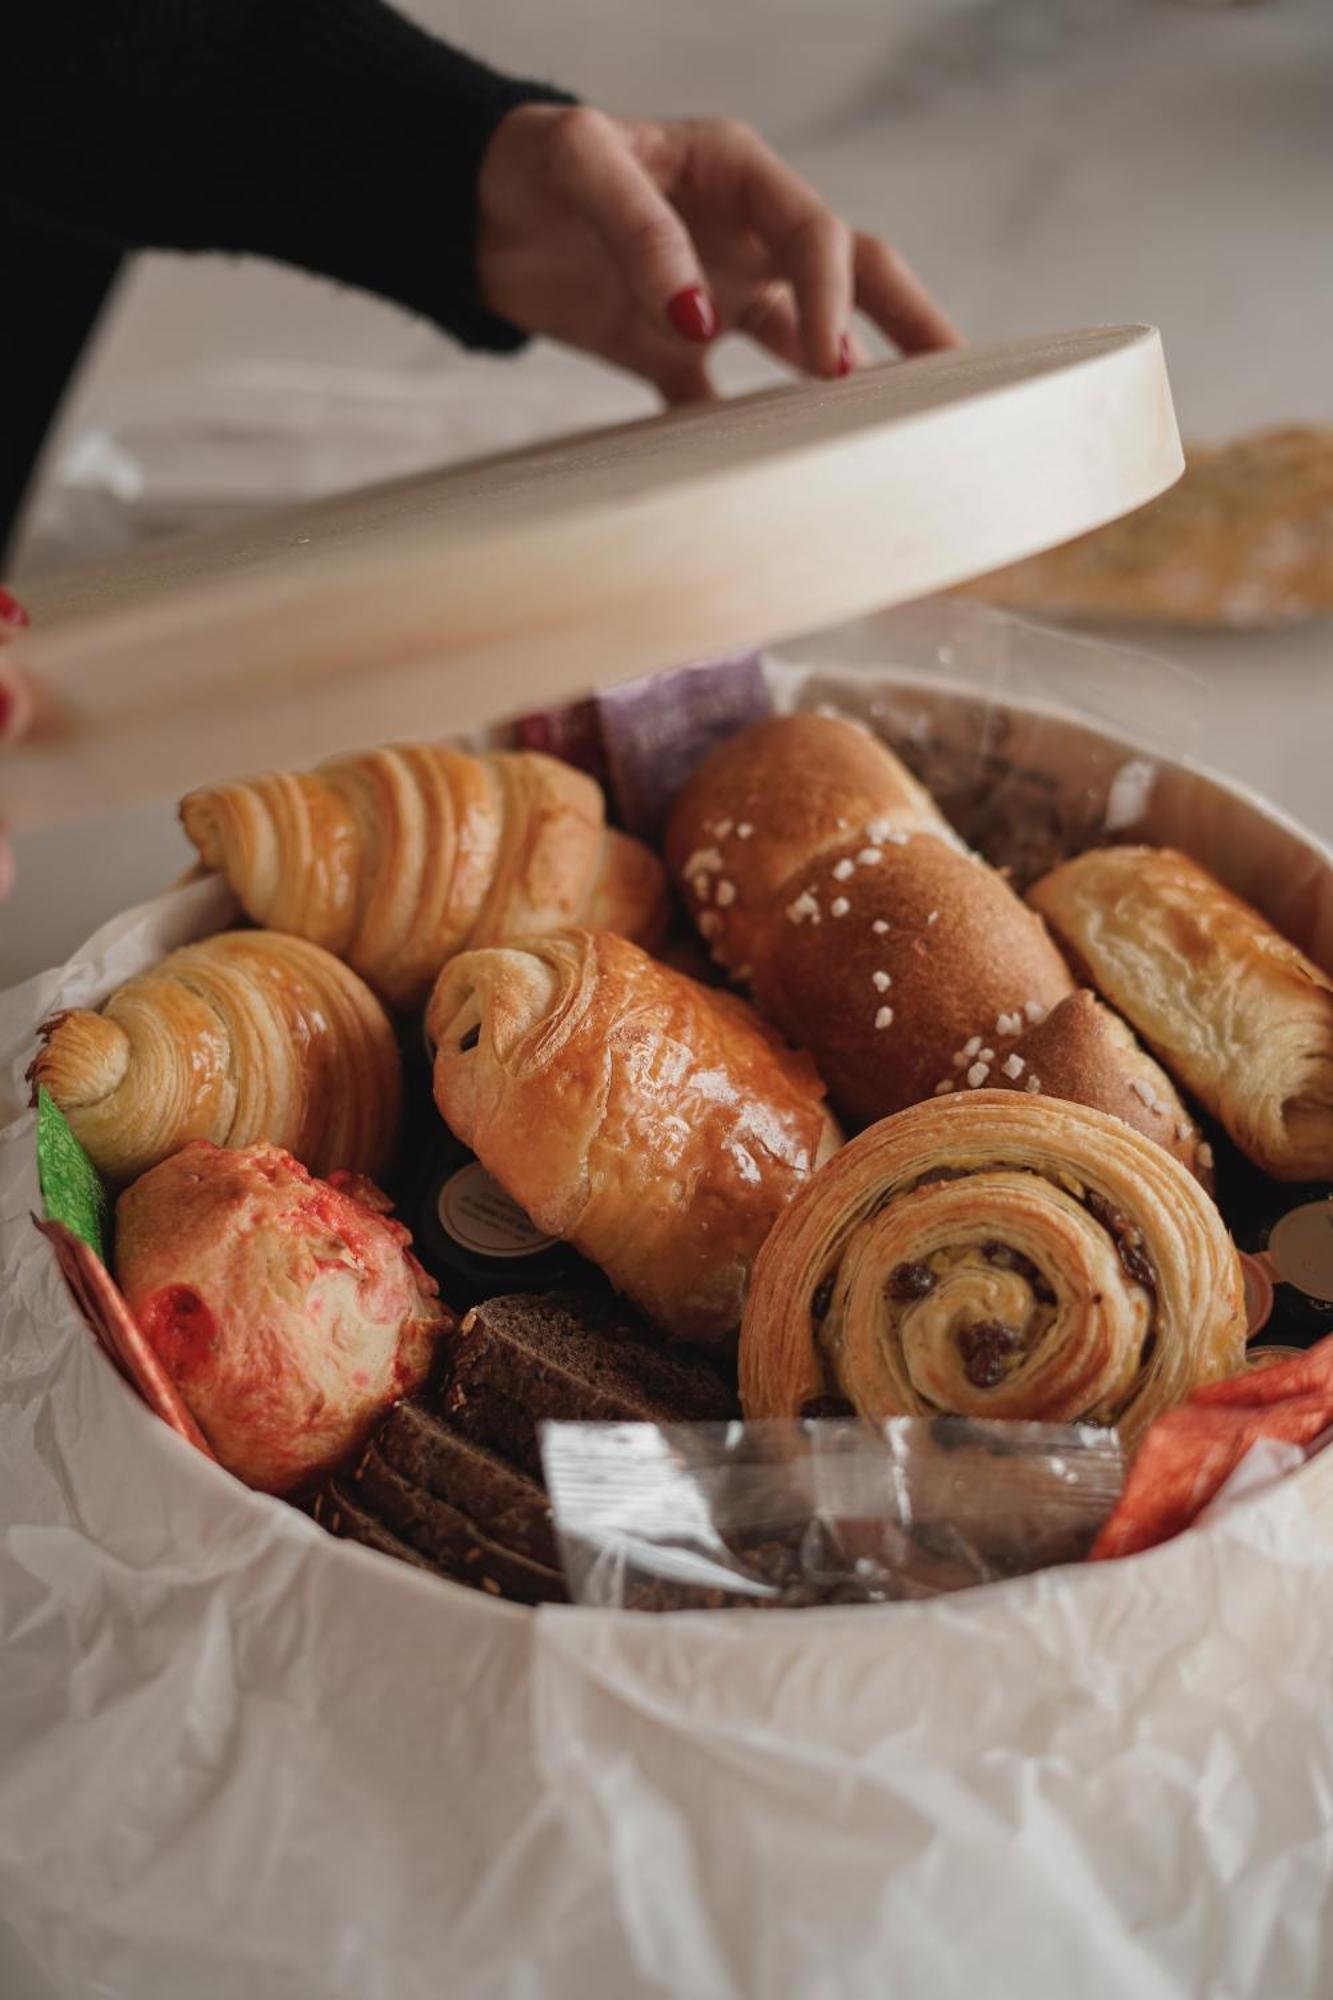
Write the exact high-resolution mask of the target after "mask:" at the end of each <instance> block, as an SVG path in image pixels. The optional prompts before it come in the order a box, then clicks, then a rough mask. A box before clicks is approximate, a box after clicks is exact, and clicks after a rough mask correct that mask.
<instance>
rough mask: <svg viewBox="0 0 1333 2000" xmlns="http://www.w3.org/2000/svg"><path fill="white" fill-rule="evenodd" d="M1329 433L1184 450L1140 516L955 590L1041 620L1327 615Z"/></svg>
mask: <svg viewBox="0 0 1333 2000" xmlns="http://www.w3.org/2000/svg"><path fill="white" fill-rule="evenodd" d="M1330 520H1333V430H1328V429H1325V430H1318V429H1315V428H1313V427H1310V428H1302V427H1299V426H1296V425H1290V426H1288V427H1286V428H1284V429H1281V430H1270V431H1260V432H1257V433H1255V434H1254V435H1253V436H1250V437H1243V438H1238V439H1236V440H1235V441H1234V442H1233V443H1231V444H1229V445H1225V446H1222V447H1220V448H1217V447H1215V448H1212V449H1207V448H1204V447H1202V446H1198V445H1192V446H1191V447H1190V448H1189V451H1188V453H1187V463H1186V467H1185V476H1184V478H1183V479H1182V480H1181V481H1180V483H1179V484H1178V485H1177V486H1174V487H1172V489H1171V491H1170V492H1169V493H1164V494H1162V496H1161V498H1160V499H1157V500H1154V501H1152V502H1151V503H1150V505H1148V506H1147V507H1141V508H1139V510H1138V511H1137V512H1136V513H1133V514H1129V515H1127V516H1126V517H1125V518H1124V519H1123V520H1120V521H1113V522H1112V523H1111V524H1110V526H1109V527H1105V528H1098V529H1097V530H1096V531H1095V532H1094V533H1093V534H1090V535H1081V536H1080V537H1079V538H1078V540H1077V541H1073V542H1066V543H1065V544H1064V545H1063V547H1061V548H1058V549H1051V550H1049V551H1048V552H1047V553H1046V554H1044V555H1039V556H1032V557H1030V558H1029V559H1028V560H1027V561H1026V562H1021V563H1016V564H1014V565H1013V566H1012V567H1011V568H1009V569H1003V570H997V571H995V572H994V573H993V574H992V575H990V576H986V577H980V578H978V579H977V581H976V582H975V583H971V584H967V585H965V586H963V588H964V590H965V591H966V593H967V594H968V595H970V596H975V597H984V598H986V599H987V600H988V601H989V602H990V603H992V604H1005V605H1009V606H1012V607H1014V608H1016V609H1018V610H1020V611H1037V612H1040V613H1043V614H1045V615H1048V616H1055V617H1072V618H1094V619H1104V620H1105V619H1110V620H1135V619H1138V620H1149V621H1151V622H1153V623H1156V624H1169V625H1196V626H1210V625H1237V626H1255V625H1280V624H1284V623H1287V622H1290V621H1291V620H1294V619H1299V618H1312V617H1315V616H1317V615H1318V614H1319V613H1321V612H1325V611H1329V610H1333V534H1331V533H1330V530H1329V523H1330Z"/></svg>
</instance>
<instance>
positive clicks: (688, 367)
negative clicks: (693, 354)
mask: <svg viewBox="0 0 1333 2000" xmlns="http://www.w3.org/2000/svg"><path fill="white" fill-rule="evenodd" d="M653 381H654V382H655V384H656V386H657V390H658V393H659V395H660V396H661V398H662V401H663V402H664V403H666V404H667V405H668V406H669V407H670V408H672V409H675V408H677V407H678V406H679V405H680V404H682V403H711V402H714V401H715V400H716V391H715V390H714V388H713V385H712V382H711V381H710V380H709V377H708V370H707V368H705V366H704V364H703V362H702V361H695V360H685V361H681V362H678V363H677V362H668V363H659V364H658V366H657V367H656V368H655V369H654V370H653Z"/></svg>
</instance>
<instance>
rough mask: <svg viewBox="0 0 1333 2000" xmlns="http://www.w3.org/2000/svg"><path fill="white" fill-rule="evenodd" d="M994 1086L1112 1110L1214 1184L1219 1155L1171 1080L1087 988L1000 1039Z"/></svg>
mask: <svg viewBox="0 0 1333 2000" xmlns="http://www.w3.org/2000/svg"><path fill="white" fill-rule="evenodd" d="M953 1082H954V1086H955V1088H957V1089H964V1090H965V1089H966V1088H967V1085H966V1083H965V1082H964V1081H962V1080H961V1079H960V1078H959V1077H958V1075H957V1073H955V1076H954V1079H953ZM987 1087H988V1088H989V1089H994V1090H1017V1091H1022V1092H1024V1093H1025V1094H1029V1095H1034V1096H1035V1095H1040V1096H1043V1097H1063V1098H1065V1099H1067V1100H1068V1101H1069V1102H1070V1103H1072V1104H1089V1105H1091V1106H1093V1108H1094V1109H1095V1110H1098V1111H1109V1112H1111V1113H1112V1115H1113V1116H1114V1117H1116V1118H1122V1119H1123V1120H1124V1122H1125V1123H1126V1125H1132V1126H1133V1127H1134V1129H1135V1131H1137V1132H1142V1133H1143V1135H1144V1137H1145V1138H1146V1139H1155V1140H1156V1141H1157V1143H1158V1145H1159V1146H1165V1147H1166V1150H1167V1152H1168V1153H1174V1155H1175V1157H1176V1158H1177V1159H1178V1160H1179V1161H1180V1164H1181V1165H1182V1166H1183V1167H1187V1168H1188V1169H1189V1171H1190V1172H1191V1173H1192V1174H1193V1175H1194V1176H1195V1178H1196V1179H1197V1180H1199V1181H1201V1182H1202V1184H1203V1186H1204V1187H1206V1188H1208V1189H1211V1188H1212V1185H1213V1173H1212V1154H1211V1152H1210V1150H1209V1148H1208V1145H1207V1143H1206V1141H1205V1140H1204V1136H1203V1134H1202V1132H1200V1130H1199V1128H1198V1126H1197V1125H1196V1124H1195V1122H1194V1120H1193V1119H1192V1118H1191V1117H1190V1115H1189V1113H1188V1112H1187V1111H1186V1109H1185V1107H1184V1105H1183V1104H1182V1103H1181V1101H1180V1098H1179V1097H1178V1096H1177V1094H1176V1087H1175V1085H1174V1084H1173V1083H1172V1081H1171V1079H1170V1077H1169V1076H1168V1075H1167V1073H1166V1071H1165V1070H1164V1069H1162V1068H1161V1066H1160V1065H1159V1064H1158V1063H1155V1062H1154V1061H1153V1059H1152V1057H1151V1056H1150V1055H1149V1054H1148V1052H1147V1051H1146V1049H1143V1048H1141V1047H1140V1046H1139V1044H1138V1042H1136V1041H1135V1039H1134V1036H1133V1034H1132V1032H1131V1031H1130V1029H1129V1028H1128V1027H1126V1025H1125V1023H1124V1022H1123V1021H1122V1020H1121V1019H1120V1016H1119V1015H1118V1014H1113V1013H1112V1012H1111V1010H1110V1008H1109V1007H1105V1006H1103V1004H1102V1002H1101V1001H1100V1000H1099V999H1098V998H1097V996H1096V994H1095V993H1090V992H1089V991H1088V990H1087V988H1086V987H1082V988H1080V990H1079V991H1078V992H1077V993H1071V994H1070V995H1069V997H1068V999H1066V1000H1062V1001H1061V1002H1060V1003H1059V1005H1058V1006H1056V1007H1053V1008H1052V1010H1051V1012H1050V1013H1049V1014H1048V1015H1047V1016H1046V1018H1045V1020H1044V1021H1040V1022H1038V1023H1037V1025H1036V1026H1035V1027H1031V1028H1029V1029H1028V1030H1027V1032H1026V1033H1025V1034H1023V1035H1020V1036H1019V1037H1018V1039H1017V1040H1015V1041H1012V1042H1010V1041H1001V1042H999V1043H998V1044H997V1059H996V1061H995V1062H994V1063H992V1065H991V1067H990V1072H989V1075H988V1077H987ZM941 1094H943V1093H941Z"/></svg>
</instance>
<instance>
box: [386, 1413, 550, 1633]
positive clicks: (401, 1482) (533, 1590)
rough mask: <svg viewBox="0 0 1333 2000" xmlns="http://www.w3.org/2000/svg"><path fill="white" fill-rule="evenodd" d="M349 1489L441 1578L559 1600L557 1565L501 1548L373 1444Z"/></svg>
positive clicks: (522, 1599) (519, 1596)
mask: <svg viewBox="0 0 1333 2000" xmlns="http://www.w3.org/2000/svg"><path fill="white" fill-rule="evenodd" d="M354 1490H355V1494H356V1499H357V1501H358V1503H359V1504H360V1505H362V1506H364V1507H366V1508H367V1509H368V1510H369V1512H370V1513H371V1514H373V1516H374V1517H375V1519H376V1520H377V1521H380V1522H382V1523H383V1525H384V1526H385V1527H386V1528H388V1529H389V1530H390V1532H391V1533H392V1534H394V1535H397V1536H400V1537H401V1539H402V1540H403V1541H404V1542H406V1543H407V1545H408V1547H409V1548H411V1549H413V1550H415V1551H416V1553H417V1554H418V1555H421V1556H424V1557H425V1558H426V1560H427V1561H428V1562H430V1563H432V1564H433V1565H434V1566H435V1567H437V1568H438V1569H441V1570H443V1572H444V1574H445V1575H446V1576H452V1577H456V1578H457V1579H458V1581H459V1582H460V1583H470V1584H472V1585H474V1586H475V1588H476V1589H478V1590H486V1591H489V1592H490V1594H491V1595H492V1596H493V1597H510V1598H513V1599H514V1600H515V1601H516V1602H517V1603H520V1604H549V1603H563V1602H564V1601H565V1598H566V1594H567V1593H566V1591H565V1583H564V1578H563V1577H562V1576H561V1574H560V1571H559V1569H558V1568H552V1567H550V1566H549V1565H548V1564H546V1563H537V1562H531V1561H530V1560H529V1559H528V1557H527V1556H521V1555H516V1554H515V1553H514V1551H513V1550H512V1549H508V1548H502V1547H501V1545H500V1544H499V1543H498V1542H497V1541H494V1540H493V1539H492V1538H491V1536H490V1535H489V1534H488V1533H487V1532H486V1529H485V1528H484V1527H482V1526H480V1525H479V1524H478V1523H477V1522H476V1521H474V1520H472V1519H471V1518H470V1517H469V1516H468V1515H467V1514H463V1513H460V1511H459V1510H458V1508H457V1507H451V1506H450V1504H449V1502H448V1501H447V1500H439V1499H437V1498H436V1496H435V1495H434V1494H433V1493H425V1492H423V1491H422V1489H421V1488H420V1487H419V1486H413V1485H412V1484H411V1482H410V1481H409V1480H406V1479H404V1477H403V1475H402V1473H401V1472H397V1471H395V1470H394V1468H393V1466H391V1465H389V1464H387V1463H386V1462H385V1460H384V1459H383V1458H382V1457H381V1456H380V1453H379V1451H378V1449H377V1448H376V1447H375V1446H373V1445H372V1446H371V1448H370V1450H369V1451H368V1452H367V1453H366V1455H365V1457H364V1458H363V1459H362V1460H361V1463H360V1464H359V1465H358V1467H357V1470H356V1480H355V1487H354Z"/></svg>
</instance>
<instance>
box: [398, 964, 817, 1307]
mask: <svg viewBox="0 0 1333 2000" xmlns="http://www.w3.org/2000/svg"><path fill="white" fill-rule="evenodd" d="M427 1032H428V1034H429V1035H430V1037H431V1038H432V1040H433V1041H434V1043H435V1046H436V1057H435V1100H436V1103H437V1104H438V1106H439V1108H440V1112H441V1114H442V1116H443V1117H444V1120H445V1122H446V1124H447V1125H448V1126H449V1127H450V1129H451V1130H452V1131H453V1132H455V1133H456V1134H457V1135H458V1136H459V1138H461V1139H462V1140H463V1141H464V1143H465V1144H466V1145H468V1146H470V1147H471V1148H472V1149H473V1151H474V1152H475V1153H477V1154H478V1156H479V1157H480V1159H481V1162H482V1164H483V1166H484V1167H485V1168H486V1170H487V1172H488V1173H490V1174H491V1175H493V1176H494V1178H495V1179H496V1180H497V1181H499V1182H500V1184H501V1186H502V1187H504V1188H505V1190H506V1191H507V1193H508V1194H509V1195H510V1196H512V1198H513V1199H514V1200H515V1201H517V1202H518V1203H519V1204H520V1206H521V1207H523V1208H524V1209H526V1211H527V1212H528V1214H529V1215H530V1216H531V1217H532V1220H533V1221H534V1222H535V1223H536V1225H537V1227H538V1228H539V1229H543V1230H547V1231H549V1232H550V1233H551V1234H552V1235H556V1236H563V1237H565V1238H567V1239H568V1240H569V1241H570V1242H571V1243H573V1244H574V1245H575V1246H576V1248H577V1249H579V1250H580V1251H581V1252H582V1253H583V1255H584V1256H585V1257H588V1258H590V1259H591V1260H592V1261H593V1262H594V1263H596V1264H600V1265H601V1267H602V1269H603V1270H604V1271H605V1272H606V1273H607V1275H608V1277H609V1278H610V1279H611V1281H612V1283H613V1284H614V1285H615V1286H616V1287H617V1288H618V1289H619V1290H620V1291H622V1292H624V1293H625V1294H627V1295H628V1297H629V1298H631V1299H632V1300H634V1302H635V1303H636V1304H637V1305H638V1306H639V1307H640V1308H641V1309H642V1310H643V1311H644V1312H646V1313H647V1314H648V1315H649V1317H650V1318H652V1319H654V1320H656V1321H657V1322H658V1323H659V1324H660V1325H661V1326H663V1327H665V1328H666V1329H667V1330H668V1331H669V1332H671V1333H674V1334H676V1335H677V1336H679V1337H680V1338H682V1339H689V1340H696V1341H705V1342H719V1341H723V1340H725V1339H726V1338H727V1336H728V1335H730V1334H732V1333H734V1330H735V1328H736V1325H737V1323H738V1321H739V1319H740V1312H741V1300H742V1295H743V1292H744V1288H745V1283H746V1280H747V1277H748V1275H749V1270H750V1266H751V1263H752V1262H753V1259H754V1256H755V1253H756V1251H757V1250H758V1248H759V1245H760V1244H761V1243H762V1241H763V1239H764V1237H765V1236H766V1235H767V1233H768V1230H769V1228H770V1227H771V1225H772V1223H773V1220H774V1218H775V1216H776V1215H777V1214H778V1213H779V1211H780V1210H781V1209H782V1208H783V1207H784V1205H785V1204H786V1203H787V1202H788V1201H789V1200H790V1199H791V1197H792V1195H793V1194H794V1193H795V1192H796V1190H797V1188H798V1187H799V1186H800V1185H801V1183H802V1182H803V1181H804V1180H806V1178H807V1177H808V1176H809V1175H810V1174H811V1173H812V1172H813V1170H814V1168H815V1166H816V1164H817V1163H818V1162H819V1161H820V1160H821V1159H822V1158H823V1157H824V1155H825V1154H826V1153H827V1152H828V1151H829V1150H831V1148H832V1147H833V1146H834V1145H835V1144H836V1143H837V1133H836V1129H835V1128H834V1126H833V1124H832V1121H831V1120H830V1118H829V1117H828V1114H827V1113H826V1111H825V1109H824V1105H823V1103H822V1098H823V1085H822V1084H821V1082H820V1080H819V1078H818V1077H817V1075H816V1074H815V1071H814V1068H813V1066H812V1065H811V1063H810V1062H809V1060H808V1058H806V1057H805V1056H802V1055H798V1054H796V1053H794V1052H793V1051H791V1050H789V1049H787V1048H784V1047H783V1046H782V1044H781V1043H780V1042H779V1041H778V1040H777V1037H776V1036H775V1035H774V1034H773V1033H772V1031H771V1030H770V1029H768V1028H767V1027H765V1026H764V1024H763V1023H762V1022H760V1021H759V1020H758V1018H757V1017H756V1016H755V1015H754V1014H753V1013H752V1012H751V1011H750V1009H749V1008H748V1007H747V1006H746V1005H745V1004H744V1002H743V1001H741V1000H739V999H737V998H736V997H735V996H734V995H731V994H727V993H713V992H709V991H708V990H706V989H705V988H704V987H701V986H698V985H696V984H695V982H694V981H693V980H691V979H688V978H686V977H685V976H684V975H683V974H681V973H677V972H672V971H670V970H669V969H668V968H667V967H666V966H664V965H661V964H659V963H658V962H657V961H656V960H654V959H651V958H649V957H648V955H647V954H646V953H645V952H642V951H640V950H639V949H638V948H637V947H636V946H635V945H633V944H630V943H629V942H627V941H626V940H625V939H623V938H619V937H614V936H612V935H610V934H608V933H602V934H600V935H593V934H592V933H590V932H588V931H565V932H559V933H554V934H551V935H549V936H546V937H538V938H528V939H526V940H525V941H524V943H523V944H522V945H515V946H512V947H510V948H508V949H498V950H490V951H474V952H465V953H463V955H462V956H461V957H459V958H456V959H454V960H453V961H452V962H451V963H450V964H449V965H447V966H446V967H445V969H444V971H443V973H442V974H441V975H440V979H439V983H438V984H437V986H436V988H435V992H434V994H433V995H432V997H431V1002H430V1008H429V1012H428V1015H427Z"/></svg>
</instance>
